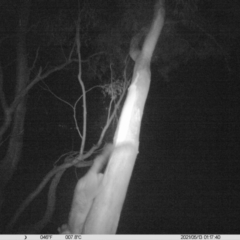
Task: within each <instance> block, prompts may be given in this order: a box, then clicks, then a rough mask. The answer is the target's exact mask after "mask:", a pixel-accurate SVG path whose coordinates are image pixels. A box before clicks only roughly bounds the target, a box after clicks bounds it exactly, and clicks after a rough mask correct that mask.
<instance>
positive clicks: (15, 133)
mask: <svg viewBox="0 0 240 240" xmlns="http://www.w3.org/2000/svg"><path fill="white" fill-rule="evenodd" d="M29 10H30V0H23V1H22V3H21V6H20V10H19V22H18V28H17V37H16V41H17V61H16V87H15V96H17V95H18V94H19V93H20V92H21V90H23V89H25V87H26V85H27V83H28V80H29V69H28V60H27V51H26V34H27V26H28V17H29ZM25 113H26V96H25V97H23V98H22V100H21V101H20V102H19V104H18V106H17V107H16V109H15V111H14V116H13V119H12V129H11V133H10V139H9V143H8V149H7V152H6V155H5V157H4V158H3V160H2V161H1V164H0V198H1V202H2V201H3V199H4V189H5V187H6V185H7V184H8V182H9V181H10V180H11V178H12V176H13V174H14V172H15V170H16V167H17V165H18V163H19V160H20V157H21V152H22V145H23V134H24V120H25Z"/></svg>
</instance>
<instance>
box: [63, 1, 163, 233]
mask: <svg viewBox="0 0 240 240" xmlns="http://www.w3.org/2000/svg"><path fill="white" fill-rule="evenodd" d="M162 3H163V1H159V2H158V3H157V4H156V9H155V17H154V19H153V23H152V26H151V28H150V30H149V33H148V35H147V37H146V39H145V42H144V45H143V48H142V50H141V51H140V52H139V54H138V56H137V57H136V59H134V60H135V61H136V62H135V67H134V73H133V79H132V84H131V85H130V87H129V90H128V94H127V98H126V101H125V103H124V107H123V110H122V113H121V117H120V120H119V123H118V127H117V130H116V133H115V136H114V150H113V152H112V154H111V156H110V160H109V162H108V165H107V167H106V170H105V172H104V174H103V178H100V177H101V175H100V174H99V175H98V176H94V175H93V170H91V169H90V170H89V174H87V175H86V176H85V177H84V178H83V179H84V180H82V179H80V180H79V182H78V184H77V187H76V189H75V194H74V200H73V204H72V210H71V212H70V217H69V223H68V225H69V226H68V230H67V231H66V232H71V233H83V234H114V233H116V231H117V227H118V222H119V219H120V215H121V211H122V206H123V203H124V200H125V196H126V192H127V188H128V185H129V181H130V178H131V175H132V170H133V167H134V164H135V160H136V157H137V154H138V146H139V134H140V126H141V120H142V115H143V110H144V105H145V102H146V98H147V95H148V91H149V86H150V80H151V71H150V62H151V58H152V54H153V51H154V49H155V46H156V43H157V40H158V37H159V35H160V32H161V30H162V27H163V24H164V17H165V11H164V6H163V4H162ZM134 55H135V56H136V54H134ZM96 161H97V160H96ZM90 174H92V175H90ZM94 177H95V179H96V178H98V179H100V180H101V181H102V182H101V191H99V193H98V194H97V195H96V197H95V198H94V200H93V201H92V203H91V206H90V207H89V206H88V204H86V201H85V200H86V196H87V194H89V193H87V190H86V189H85V190H84V187H83V186H88V184H89V185H90V184H91V182H92V181H93V180H94V181H95V179H94ZM87 178H88V180H87V181H89V182H87V181H86V179H87ZM93 189H94V188H93ZM84 191H85V192H84ZM83 202H84V204H83ZM86 206H87V208H89V211H88V213H87V214H86V211H85V209H86ZM84 211H85V212H84ZM83 212H84V214H85V215H86V217H85V219H82V217H81V214H82V213H83ZM66 232H65V233H66Z"/></svg>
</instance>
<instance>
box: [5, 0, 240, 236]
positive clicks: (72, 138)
mask: <svg viewBox="0 0 240 240" xmlns="http://www.w3.org/2000/svg"><path fill="white" fill-rule="evenodd" d="M219 2H221V1H219ZM236 6H237V5H236ZM109 9H110V8H109ZM116 11H119V9H118V10H116ZM111 12H112V13H114V7H113V6H112V7H111ZM106 13H109V14H110V11H109V10H106ZM113 15H114V14H113ZM109 18H110V19H111V16H109ZM232 24H233V25H234V24H235V23H232ZM235 30H236V31H238V29H237V28H235ZM236 42H237V41H236ZM159 47H160V46H159ZM239 52H240V49H239V46H238V44H235V45H234V46H233V48H232V49H231V50H230V51H229V58H228V65H229V66H230V70H229V68H228V66H227V64H226V61H225V60H224V59H223V58H221V57H219V58H216V57H215V56H212V57H211V56H209V57H207V58H206V59H198V58H193V59H191V61H188V62H187V63H183V64H179V65H178V68H177V69H174V70H173V71H171V72H170V74H169V79H168V81H166V80H163V77H162V75H161V73H160V72H159V64H160V63H159V61H158V60H156V61H154V62H153V64H152V68H151V69H152V83H151V88H150V91H149V96H148V100H147V103H146V106H145V111H144V116H143V121H142V128H141V136H140V149H139V155H138V158H137V161H136V165H135V168H134V171H133V175H132V179H131V182H130V186H129V189H128V193H127V197H126V201H125V204H124V207H123V211H122V215H121V219H120V223H119V228H118V232H117V233H119V234H176V233H220V234H221V233H222V234H231V233H235V234H240V227H239V222H240V221H239V220H240V201H239V200H240V163H239V156H240V155H239V153H240V152H239V117H238V115H239V88H240V82H239ZM2 61H3V60H2ZM8 76H9V75H8ZM67 77H69V76H68V74H67V73H64V72H63V73H57V74H55V75H54V76H52V77H50V78H49V79H48V80H47V81H46V83H47V84H49V85H50V86H52V87H55V89H58V90H59V91H60V92H61V91H62V90H61V89H66V88H67V90H68V92H67V93H65V94H66V95H68V100H69V101H70V100H71V99H72V101H73V100H74V99H76V94H75V95H74V94H72V95H71V96H69V93H72V92H73V91H74V90H72V88H74V87H73V86H70V87H69V85H67V84H66V85H64V84H63V83H61V84H60V83H59V81H57V80H58V79H59V78H60V79H64V78H67ZM63 94H64V93H63ZM88 100H89V101H88V107H89V124H88V126H89V128H90V130H89V131H90V132H91V134H90V135H89V138H88V142H87V147H91V146H92V144H93V143H94V142H95V141H96V139H97V136H98V134H97V130H96V131H95V129H98V128H100V129H101V126H103V125H102V124H103V123H104V119H105V117H106V114H107V111H106V107H107V104H106V102H104V99H103V97H102V95H101V93H100V91H97V90H96V92H94V94H92V95H91V96H89V98H88ZM96 103H98V104H99V105H97V104H96ZM71 114H72V113H71V111H70V109H69V108H68V107H67V106H65V105H63V104H62V103H61V102H59V101H57V100H56V99H54V97H53V96H52V95H51V94H49V92H47V91H44V90H43V88H42V87H41V86H36V87H34V89H33V90H32V91H31V92H30V93H29V96H28V112H27V117H26V124H25V137H24V149H23V154H22V160H21V162H20V164H19V166H18V170H17V172H16V174H15V175H14V178H13V179H12V181H11V183H10V184H9V186H8V189H7V198H6V202H5V207H4V212H3V214H4V215H5V219H6V221H7V220H8V219H9V217H10V216H11V215H12V214H13V213H14V211H15V210H16V208H17V207H18V206H19V204H20V203H21V202H22V201H23V200H24V199H25V198H26V197H27V195H28V194H29V193H30V192H32V191H33V190H34V189H35V188H36V186H37V185H38V184H39V183H40V181H41V180H42V178H43V177H44V176H45V174H46V173H47V172H48V171H49V170H51V168H52V166H53V164H54V162H55V161H56V160H57V158H58V157H59V156H60V155H61V154H63V153H65V152H67V151H70V150H77V149H78V146H79V139H78V138H77V135H76V132H75V131H74V122H73V119H72V115H71ZM98 131H99V130H98ZM113 134H114V129H113V128H111V129H110V131H108V135H107V138H106V141H110V139H111V137H112V136H113ZM86 170H87V169H80V170H78V171H77V173H76V171H75V170H74V169H70V170H68V171H67V172H66V173H65V174H64V176H63V178H62V180H61V182H60V186H59V188H58V192H57V199H58V200H57V209H56V212H55V214H54V217H53V219H52V221H51V223H50V224H49V225H48V226H47V228H46V229H45V232H51V233H57V227H59V226H60V225H61V224H63V223H65V222H66V221H67V216H68V213H69V208H70V204H71V198H72V195H73V190H74V186H75V184H76V180H77V178H79V177H81V176H82V174H84V173H85V172H86ZM123 177H124V176H123ZM46 195H47V189H45V190H44V191H43V192H42V193H41V194H40V195H39V196H38V197H37V198H36V199H35V200H34V201H33V203H32V204H31V205H30V206H29V208H27V210H26V211H25V212H24V213H23V215H22V216H21V220H20V222H21V224H22V223H24V225H27V224H32V223H33V222H37V221H38V220H39V219H40V217H41V214H43V213H44V211H45V207H46ZM18 225H20V223H18Z"/></svg>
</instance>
